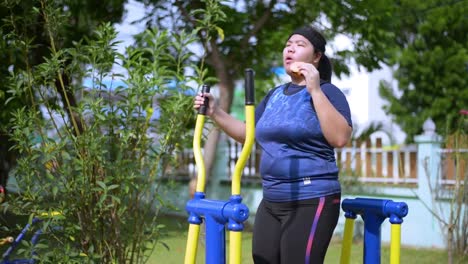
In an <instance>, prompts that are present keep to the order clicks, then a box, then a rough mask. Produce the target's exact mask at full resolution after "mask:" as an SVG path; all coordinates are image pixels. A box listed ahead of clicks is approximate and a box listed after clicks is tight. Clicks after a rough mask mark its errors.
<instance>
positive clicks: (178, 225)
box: [148, 217, 468, 264]
mask: <svg viewBox="0 0 468 264" xmlns="http://www.w3.org/2000/svg"><path fill="white" fill-rule="evenodd" d="M160 220H161V222H163V223H165V224H166V228H167V234H166V236H165V237H163V238H161V240H160V242H159V243H158V244H157V245H156V248H155V251H154V252H153V254H152V256H151V258H150V260H149V262H148V263H149V264H179V263H183V262H184V255H185V244H186V240H187V230H188V224H187V223H186V220H185V219H181V218H177V217H165V218H161V219H160ZM200 233H203V231H201V232H200ZM226 237H228V235H226ZM199 240H200V241H199V246H198V252H197V263H204V259H205V258H204V255H205V252H204V251H205V247H204V239H203V237H202V236H201V238H200V239H199ZM242 240H243V243H242V263H243V264H250V263H253V261H252V260H251V250H252V245H251V241H252V233H251V232H244V233H243V235H242ZM226 248H228V246H227V245H226ZM227 251H228V250H227ZM400 254H401V261H400V262H401V263H417V264H426V263H427V264H434V263H447V253H446V252H445V251H443V250H428V249H418V248H407V247H404V248H402V249H401V253H400ZM340 255H341V242H340V241H333V242H332V243H331V245H330V247H329V249H328V252H327V256H326V258H325V263H326V264H336V263H339V262H340ZM389 259H390V250H389V247H388V246H386V245H383V246H382V251H381V263H382V264H385V263H389V262H390V261H389ZM351 263H352V264H362V263H363V245H362V243H355V244H353V246H352V252H351ZM458 263H460V264H461V263H468V262H458Z"/></svg>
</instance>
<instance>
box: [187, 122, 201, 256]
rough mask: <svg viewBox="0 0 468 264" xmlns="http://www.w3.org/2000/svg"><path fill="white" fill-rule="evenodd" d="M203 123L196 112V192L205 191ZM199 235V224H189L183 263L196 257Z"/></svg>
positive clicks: (194, 148) (194, 143)
mask: <svg viewBox="0 0 468 264" xmlns="http://www.w3.org/2000/svg"><path fill="white" fill-rule="evenodd" d="M204 124H205V115H202V114H198V115H197V121H196V123H195V134H194V135H193V154H194V156H195V163H196V164H197V173H198V175H197V176H198V179H197V187H196V191H197V192H204V191H205V177H206V171H205V162H204V160H203V156H202V148H201V143H200V142H201V138H202V132H203V125H204ZM199 235H200V225H197V224H190V225H189V232H188V236H187V245H186V248H185V259H184V264H193V263H195V261H196V258H197V250H198V237H199Z"/></svg>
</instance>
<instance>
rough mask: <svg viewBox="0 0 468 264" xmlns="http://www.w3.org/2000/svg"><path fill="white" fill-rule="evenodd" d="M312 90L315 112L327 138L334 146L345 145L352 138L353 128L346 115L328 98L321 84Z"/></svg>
mask: <svg viewBox="0 0 468 264" xmlns="http://www.w3.org/2000/svg"><path fill="white" fill-rule="evenodd" d="M311 90H312V91H310V90H309V93H310V96H311V97H312V101H313V102H314V107H315V112H316V113H317V117H318V119H319V122H320V128H321V129H322V133H323V135H324V136H325V139H327V141H328V143H329V144H330V145H332V146H333V147H336V148H341V147H344V146H345V145H346V144H347V143H348V141H349V139H350V138H351V133H352V131H353V129H352V128H351V126H350V125H349V124H348V122H347V121H346V119H345V118H344V116H343V115H342V114H341V113H340V112H338V110H336V108H335V107H334V106H333V105H332V103H331V102H330V100H328V98H327V96H326V95H325V93H324V92H323V91H322V89H320V85H319V88H318V89H311Z"/></svg>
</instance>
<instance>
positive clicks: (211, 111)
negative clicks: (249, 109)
mask: <svg viewBox="0 0 468 264" xmlns="http://www.w3.org/2000/svg"><path fill="white" fill-rule="evenodd" d="M205 98H207V99H208V100H209V104H208V109H207V110H206V115H207V116H209V117H210V118H211V120H213V121H214V122H215V123H216V124H217V125H218V126H219V127H220V128H221V129H222V130H223V131H224V132H225V133H226V134H228V136H230V137H232V138H233V139H234V140H236V141H237V142H239V143H244V141H245V123H244V122H242V121H240V120H237V119H235V118H234V117H232V116H231V115H230V114H228V113H226V112H225V111H224V110H223V109H221V108H220V107H219V106H218V105H217V104H216V102H215V99H214V97H213V95H212V94H210V93H204V94H203V95H202V94H198V95H197V96H195V99H194V104H193V107H194V108H195V109H197V110H198V108H200V106H201V105H203V103H204V102H205Z"/></svg>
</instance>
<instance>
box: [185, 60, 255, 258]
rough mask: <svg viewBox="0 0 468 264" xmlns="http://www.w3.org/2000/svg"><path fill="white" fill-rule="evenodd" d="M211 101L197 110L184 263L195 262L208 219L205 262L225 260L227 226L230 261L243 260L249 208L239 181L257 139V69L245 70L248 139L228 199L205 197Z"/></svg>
mask: <svg viewBox="0 0 468 264" xmlns="http://www.w3.org/2000/svg"><path fill="white" fill-rule="evenodd" d="M204 92H209V86H208V85H204V86H203V87H202V93H204ZM207 101H208V100H205V105H203V106H201V107H200V108H199V110H198V115H197V121H196V124H195V134H194V137H193V151H194V156H195V163H196V165H197V175H198V179H197V186H196V192H195V194H194V197H193V199H191V200H189V201H188V202H187V205H186V210H187V212H188V214H189V218H188V221H189V232H188V237H187V246H186V251H185V262H184V263H185V264H193V263H195V261H196V254H197V248H198V247H197V246H198V237H199V233H200V225H201V224H202V222H203V219H204V220H205V227H206V250H205V252H206V253H205V259H206V261H205V263H207V264H220V263H226V243H225V228H226V225H227V228H228V230H229V263H230V264H240V263H241V259H242V257H241V247H242V230H243V229H244V224H243V223H244V222H245V221H246V220H247V218H248V217H249V209H248V207H247V206H246V205H245V204H243V203H242V196H241V193H240V186H241V185H240V180H241V176H242V171H243V170H244V167H245V163H246V161H247V159H248V157H249V155H250V152H251V150H252V146H253V143H254V140H255V106H254V103H255V99H254V72H253V70H252V69H246V70H245V116H246V138H245V142H244V145H243V148H242V152H241V156H240V157H239V159H238V160H237V162H236V166H235V170H234V174H233V176H232V179H231V197H230V198H229V200H227V201H220V200H209V199H206V198H205V175H206V172H205V164H204V162H203V158H202V152H201V146H200V141H201V136H202V131H203V125H204V122H205V114H206V110H207V107H208V102H207Z"/></svg>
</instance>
